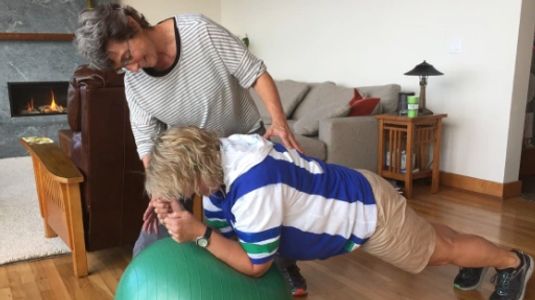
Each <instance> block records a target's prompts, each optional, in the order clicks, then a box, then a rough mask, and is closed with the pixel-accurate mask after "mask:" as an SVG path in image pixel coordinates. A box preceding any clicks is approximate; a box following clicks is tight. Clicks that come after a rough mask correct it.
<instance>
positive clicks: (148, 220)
mask: <svg viewBox="0 0 535 300" xmlns="http://www.w3.org/2000/svg"><path fill="white" fill-rule="evenodd" d="M141 231H143V232H146V233H148V234H157V233H158V218H157V216H156V213H155V212H154V206H152V200H151V201H149V205H148V206H147V209H145V212H144V213H143V226H141Z"/></svg>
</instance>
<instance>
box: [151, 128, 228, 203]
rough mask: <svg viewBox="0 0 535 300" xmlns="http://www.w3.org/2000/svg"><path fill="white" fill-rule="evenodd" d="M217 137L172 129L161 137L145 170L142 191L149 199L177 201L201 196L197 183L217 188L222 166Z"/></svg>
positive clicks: (190, 130) (201, 131)
mask: <svg viewBox="0 0 535 300" xmlns="http://www.w3.org/2000/svg"><path fill="white" fill-rule="evenodd" d="M219 148H220V141H219V138H218V137H217V135H216V134H214V133H211V132H209V131H207V130H204V129H200V128H198V127H193V126H191V127H175V128H170V129H168V130H167V131H165V132H163V133H162V134H160V135H159V136H158V137H157V138H156V140H155V143H154V146H153V148H152V153H151V157H150V162H149V166H148V167H147V169H146V180H145V188H146V190H147V192H148V193H149V195H151V196H152V197H162V198H164V199H177V198H181V197H189V196H190V194H187V193H196V194H201V193H200V190H199V184H200V183H201V181H202V183H203V184H204V185H205V186H206V187H208V188H210V189H218V188H219V187H220V186H221V185H222V183H223V167H222V166H221V154H220V152H219Z"/></svg>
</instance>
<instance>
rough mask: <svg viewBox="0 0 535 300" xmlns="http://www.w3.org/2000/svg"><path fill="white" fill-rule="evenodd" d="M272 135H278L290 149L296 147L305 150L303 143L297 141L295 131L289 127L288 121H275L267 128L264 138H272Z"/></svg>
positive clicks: (300, 150) (301, 150)
mask: <svg viewBox="0 0 535 300" xmlns="http://www.w3.org/2000/svg"><path fill="white" fill-rule="evenodd" d="M272 136H278V137H279V138H280V139H281V141H282V144H283V145H284V147H286V148H288V149H295V150H297V151H299V152H301V153H302V152H303V148H301V145H299V143H297V140H296V139H295V137H294V134H293V132H292V131H291V130H290V127H288V123H287V122H273V124H271V126H270V127H269V128H268V129H267V130H266V133H265V134H264V138H266V139H270V138H271V137H272Z"/></svg>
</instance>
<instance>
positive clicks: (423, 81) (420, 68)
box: [405, 60, 444, 115]
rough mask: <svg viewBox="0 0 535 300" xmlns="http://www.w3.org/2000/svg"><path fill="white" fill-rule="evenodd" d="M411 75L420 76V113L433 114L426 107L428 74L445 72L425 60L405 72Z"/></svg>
mask: <svg viewBox="0 0 535 300" xmlns="http://www.w3.org/2000/svg"><path fill="white" fill-rule="evenodd" d="M405 75H409V76H420V103H419V104H418V114H421V115H432V114H433V112H432V111H430V110H428V109H427V108H426V107H425V86H426V85H427V76H439V75H444V73H442V72H440V71H438V70H437V69H435V67H433V65H431V64H428V63H427V62H426V61H425V60H424V62H423V63H421V64H419V65H416V67H414V68H413V69H412V70H410V71H409V72H407V73H405Z"/></svg>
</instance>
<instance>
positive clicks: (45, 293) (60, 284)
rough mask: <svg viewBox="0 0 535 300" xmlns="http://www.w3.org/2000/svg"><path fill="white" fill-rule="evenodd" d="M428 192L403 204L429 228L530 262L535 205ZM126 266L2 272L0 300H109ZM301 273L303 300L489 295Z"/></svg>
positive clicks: (98, 263)
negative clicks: (470, 236)
mask: <svg viewBox="0 0 535 300" xmlns="http://www.w3.org/2000/svg"><path fill="white" fill-rule="evenodd" d="M428 191H429V187H428V186H416V187H415V191H414V198H413V199H412V200H410V201H409V204H410V206H411V207H413V208H414V209H415V210H416V211H417V212H418V213H420V214H421V215H423V216H424V217H425V218H427V219H428V220H430V221H432V222H439V223H443V224H447V225H449V226H451V227H453V228H454V229H457V230H460V231H464V232H469V233H474V234H478V235H482V236H484V237H486V238H487V239H489V240H491V241H493V242H496V243H499V244H501V245H503V246H506V247H514V248H521V249H524V250H525V251H526V252H527V253H529V254H531V255H532V256H535V202H533V201H526V200H524V199H522V198H514V199H508V200H506V201H504V202H502V201H500V200H497V199H495V198H491V197H486V196H481V195H477V194H472V193H466V192H462V191H459V190H454V189H447V188H442V190H441V192H439V193H438V194H434V195H431V194H430V193H429V192H428ZM129 260H130V249H129V247H121V248H114V249H109V250H103V251H97V252H92V253H89V254H88V264H89V272H90V275H89V276H88V277H86V278H83V279H77V278H76V277H74V274H73V270H72V266H71V259H70V257H69V256H68V255H67V256H59V257H55V258H49V259H44V260H38V261H32V262H20V263H15V264H11V265H6V266H2V267H0V299H2V300H3V299H32V300H33V299H112V298H113V294H114V291H115V288H116V285H117V282H118V280H119V278H120V276H121V274H122V272H123V270H124V268H125V267H126V265H127V264H128V262H129ZM299 266H300V267H301V269H302V271H303V275H304V276H305V277H306V278H307V280H308V285H309V293H310V295H309V296H308V297H307V298H305V299H308V300H320V299H321V300H323V299H329V300H331V299H381V300H383V299H385V300H389V299H396V300H397V299H434V300H440V299H488V297H489V295H490V293H491V292H492V290H493V285H492V284H491V283H490V278H491V277H492V275H493V274H494V271H489V272H488V273H487V275H486V277H487V278H486V280H485V282H484V283H483V285H482V286H481V287H480V288H479V289H478V290H476V291H472V292H457V291H455V290H454V289H453V288H452V281H453V278H454V276H455V274H456V273H457V268H456V267H454V266H446V267H430V268H427V269H426V270H425V271H423V272H422V273H420V274H418V275H411V274H409V273H406V272H403V271H401V270H398V269H396V268H394V267H392V266H390V265H388V264H385V263H383V262H381V261H379V260H377V259H375V258H373V257H371V256H369V255H367V254H365V253H359V252H357V253H352V254H348V255H344V256H338V257H335V258H331V259H329V260H325V261H310V262H301V263H299ZM525 299H535V279H532V280H531V282H530V283H529V284H528V289H527V292H526V295H525Z"/></svg>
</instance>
